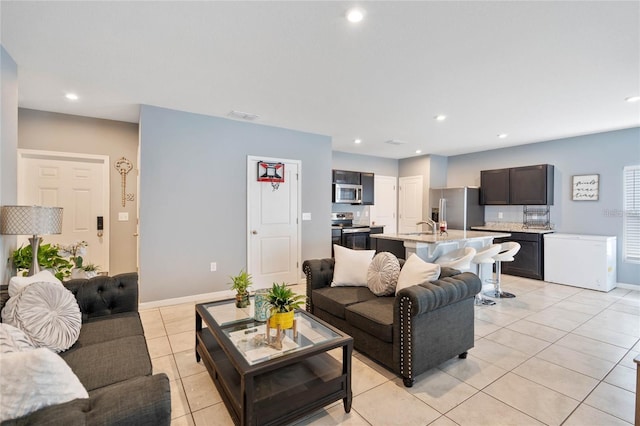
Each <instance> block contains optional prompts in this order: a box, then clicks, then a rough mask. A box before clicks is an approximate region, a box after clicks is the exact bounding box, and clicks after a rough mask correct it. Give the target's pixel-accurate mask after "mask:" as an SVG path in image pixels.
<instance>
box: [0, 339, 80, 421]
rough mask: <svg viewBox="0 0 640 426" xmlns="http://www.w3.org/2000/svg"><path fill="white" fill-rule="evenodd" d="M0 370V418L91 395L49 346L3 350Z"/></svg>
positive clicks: (9, 417)
mask: <svg viewBox="0 0 640 426" xmlns="http://www.w3.org/2000/svg"><path fill="white" fill-rule="evenodd" d="M0 371H2V386H0V421H5V420H9V419H16V418H18V417H22V416H25V415H27V414H29V413H32V412H34V411H36V410H39V409H40V408H44V407H48V406H50V405H54V404H62V403H64V402H67V401H71V400H74V399H76V398H89V394H88V393H87V390H86V389H85V388H84V386H82V383H80V380H78V377H76V375H75V374H74V373H73V371H71V368H70V367H69V366H68V365H67V363H66V362H64V360H63V359H62V358H60V356H59V355H57V354H55V353H53V352H51V351H50V350H49V349H47V348H39V349H31V350H27V351H24V352H11V353H4V354H2V356H0Z"/></svg>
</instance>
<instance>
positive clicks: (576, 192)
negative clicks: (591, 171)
mask: <svg viewBox="0 0 640 426" xmlns="http://www.w3.org/2000/svg"><path fill="white" fill-rule="evenodd" d="M599 184H600V175H575V176H573V177H572V183H571V188H572V193H573V198H572V199H573V201H598V191H599Z"/></svg>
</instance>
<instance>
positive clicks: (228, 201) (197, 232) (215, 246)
mask: <svg viewBox="0 0 640 426" xmlns="http://www.w3.org/2000/svg"><path fill="white" fill-rule="evenodd" d="M140 145H141V146H140V149H141V153H140V160H141V163H140V197H141V198H140V291H141V295H140V297H141V299H140V300H141V302H149V301H155V300H162V299H168V298H176V297H182V296H191V295H196V294H204V293H209V292H213V291H220V290H228V288H229V286H228V283H229V276H230V275H235V274H237V273H238V272H239V271H240V269H241V268H246V267H247V253H246V251H247V244H246V235H247V217H246V196H247V182H246V180H247V179H246V164H247V156H248V155H255V156H261V155H263V156H265V157H274V158H285V159H294V160H300V161H301V171H302V177H301V182H302V191H301V192H302V212H308V213H311V217H312V220H311V221H302V235H301V242H302V260H303V261H304V260H305V259H310V258H321V257H328V256H330V255H331V246H330V241H331V232H330V206H331V203H330V202H328V201H327V200H329V199H330V197H331V192H330V190H331V187H330V185H328V184H327V182H330V180H331V174H330V173H331V138H330V137H328V136H322V135H316V134H310V133H303V132H298V131H294V130H287V129H281V128H276V127H269V126H264V125H259V124H253V123H246V122H240V121H234V120H229V119H225V118H218V117H210V116H204V115H198V114H191V113H186V112H180V111H174V110H169V109H163V108H157V107H153V106H146V105H143V106H142V108H141V111H140ZM212 261H215V262H217V264H218V271H217V272H209V263H210V262H212Z"/></svg>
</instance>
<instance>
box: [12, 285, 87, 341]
mask: <svg viewBox="0 0 640 426" xmlns="http://www.w3.org/2000/svg"><path fill="white" fill-rule="evenodd" d="M2 321H3V322H4V323H6V324H9V325H13V326H15V327H18V328H19V329H20V330H22V331H24V332H25V334H26V335H27V336H29V339H31V341H32V342H33V343H34V344H35V345H36V346H37V347H45V348H49V349H51V350H53V351H56V352H61V351H64V350H67V349H69V348H70V347H71V346H72V345H73V344H74V343H75V342H76V340H78V336H79V335H80V327H81V326H82V316H81V314H80V308H79V307H78V302H77V301H76V298H75V297H74V295H73V293H71V292H70V291H69V290H67V289H66V288H65V287H64V286H62V285H59V284H52V283H33V284H30V285H29V286H28V287H26V288H25V289H24V290H22V291H21V292H19V293H18V294H17V295H16V296H15V297H11V298H9V300H7V303H6V305H5V307H4V309H3V310H2Z"/></svg>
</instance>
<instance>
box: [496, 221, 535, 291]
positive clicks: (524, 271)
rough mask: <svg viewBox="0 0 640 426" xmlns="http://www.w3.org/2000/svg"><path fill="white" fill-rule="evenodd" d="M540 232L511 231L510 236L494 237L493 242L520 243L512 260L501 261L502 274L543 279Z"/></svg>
mask: <svg viewBox="0 0 640 426" xmlns="http://www.w3.org/2000/svg"><path fill="white" fill-rule="evenodd" d="M543 235H544V234H541V233H529V232H512V233H511V236H510V237H507V238H496V239H495V240H494V241H493V242H494V243H495V244H500V243H504V242H507V241H515V242H516V243H518V244H520V251H518V253H516V255H515V256H514V257H513V262H502V272H503V273H504V274H509V275H515V276H518V277H525V278H533V279H534V280H543V279H544V262H543V261H544V242H543Z"/></svg>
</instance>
